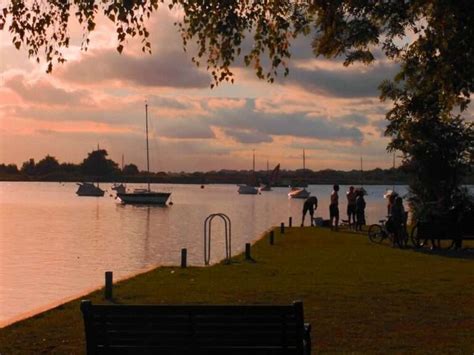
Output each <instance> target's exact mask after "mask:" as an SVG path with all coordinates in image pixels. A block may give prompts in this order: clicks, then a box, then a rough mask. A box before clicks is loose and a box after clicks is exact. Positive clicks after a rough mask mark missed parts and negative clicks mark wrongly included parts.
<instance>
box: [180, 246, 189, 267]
mask: <svg viewBox="0 0 474 355" xmlns="http://www.w3.org/2000/svg"><path fill="white" fill-rule="evenodd" d="M187 256H188V250H187V249H186V248H183V249H181V267H182V268H185V267H186V266H187V260H186V259H187Z"/></svg>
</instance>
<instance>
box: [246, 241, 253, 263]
mask: <svg viewBox="0 0 474 355" xmlns="http://www.w3.org/2000/svg"><path fill="white" fill-rule="evenodd" d="M245 260H252V256H251V255H250V243H245Z"/></svg>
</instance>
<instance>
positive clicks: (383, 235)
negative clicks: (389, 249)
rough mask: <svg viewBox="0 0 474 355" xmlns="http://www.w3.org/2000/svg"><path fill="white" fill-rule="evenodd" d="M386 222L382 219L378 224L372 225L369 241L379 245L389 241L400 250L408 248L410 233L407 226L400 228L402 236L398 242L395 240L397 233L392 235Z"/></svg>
mask: <svg viewBox="0 0 474 355" xmlns="http://www.w3.org/2000/svg"><path fill="white" fill-rule="evenodd" d="M386 221H387V220H385V219H381V220H379V223H378V224H372V225H371V226H370V227H369V231H368V236H369V240H370V241H371V242H373V243H378V244H381V243H382V242H384V241H385V240H388V241H389V242H390V243H391V244H392V245H394V244H397V245H398V246H399V247H400V248H404V247H406V246H407V244H408V232H407V230H406V226H405V225H402V226H401V227H400V235H399V237H398V238H396V240H394V235H395V233H392V232H390V231H389V230H388V229H387V225H386Z"/></svg>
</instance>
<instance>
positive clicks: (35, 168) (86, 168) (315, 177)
mask: <svg viewBox="0 0 474 355" xmlns="http://www.w3.org/2000/svg"><path fill="white" fill-rule="evenodd" d="M107 157H108V153H107V151H106V150H105V149H98V150H94V151H92V152H90V153H88V155H87V157H86V158H85V159H84V160H83V161H82V162H81V163H80V164H73V163H59V161H58V160H57V159H56V158H55V157H53V156H51V155H47V156H46V157H44V158H43V159H41V160H40V161H38V162H35V160H34V159H29V160H27V161H25V162H24V163H23V164H22V165H21V167H20V168H18V167H17V165H15V164H0V180H10V181H11V180H21V181H80V180H90V181H104V182H105V181H110V182H112V181H124V182H145V181H147V180H148V179H150V180H151V181H152V182H157V183H183V184H206V183H222V184H226V183H232V184H233V183H235V184H239V183H247V182H248V181H249V179H250V177H253V174H255V176H254V177H255V178H254V179H252V180H254V181H255V180H256V181H257V182H265V181H267V180H268V172H267V171H256V172H255V173H254V172H252V171H248V170H218V171H208V172H199V171H196V172H183V171H182V172H177V173H173V172H167V173H165V172H157V173H150V175H148V173H147V172H145V171H140V170H139V169H138V167H137V166H136V165H135V164H127V165H124V166H123V169H121V168H119V165H118V164H117V163H116V162H114V161H113V160H111V159H108V158H107ZM409 178H410V175H409V174H407V173H406V172H405V171H404V170H403V169H402V168H396V169H395V168H391V169H380V168H376V169H372V170H367V171H363V172H361V171H359V170H351V171H339V170H332V169H326V170H319V171H312V170H310V169H305V170H303V169H297V170H281V171H280V176H279V179H278V181H277V182H276V185H279V186H288V185H302V184H335V183H338V184H343V185H363V184H367V185H370V184H388V185H390V184H407V183H409V182H410V181H409ZM464 183H466V184H474V175H472V174H471V175H470V176H469V177H468V179H467V180H466V181H465V182H464Z"/></svg>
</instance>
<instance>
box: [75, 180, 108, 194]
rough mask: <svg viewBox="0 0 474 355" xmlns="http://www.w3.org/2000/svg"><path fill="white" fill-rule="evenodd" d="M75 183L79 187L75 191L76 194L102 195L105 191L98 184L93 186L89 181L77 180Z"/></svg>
mask: <svg viewBox="0 0 474 355" xmlns="http://www.w3.org/2000/svg"><path fill="white" fill-rule="evenodd" d="M77 185H79V188H78V189H77V191H76V194H77V195H78V196H94V197H102V196H104V193H105V191H104V190H102V189H101V188H100V187H99V186H95V185H94V184H92V183H90V182H79V183H77Z"/></svg>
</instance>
